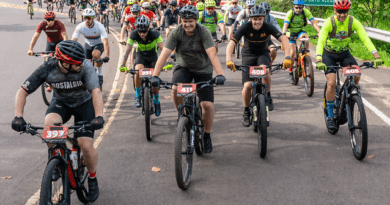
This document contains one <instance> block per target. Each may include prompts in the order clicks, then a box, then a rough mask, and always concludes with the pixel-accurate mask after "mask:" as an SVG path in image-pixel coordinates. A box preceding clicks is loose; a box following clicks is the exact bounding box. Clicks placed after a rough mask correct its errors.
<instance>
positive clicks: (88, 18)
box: [84, 16, 93, 20]
mask: <svg viewBox="0 0 390 205" xmlns="http://www.w3.org/2000/svg"><path fill="white" fill-rule="evenodd" d="M92 19H93V17H90V16H84V20H92Z"/></svg>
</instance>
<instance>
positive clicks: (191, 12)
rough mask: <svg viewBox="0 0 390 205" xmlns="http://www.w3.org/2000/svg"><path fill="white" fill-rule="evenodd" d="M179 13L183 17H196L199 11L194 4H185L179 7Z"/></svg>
mask: <svg viewBox="0 0 390 205" xmlns="http://www.w3.org/2000/svg"><path fill="white" fill-rule="evenodd" d="M179 15H180V18H183V19H198V18H199V11H198V9H197V8H196V7H195V6H192V5H187V6H184V7H183V8H181V9H180V12H179Z"/></svg>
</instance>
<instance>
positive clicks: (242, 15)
mask: <svg viewBox="0 0 390 205" xmlns="http://www.w3.org/2000/svg"><path fill="white" fill-rule="evenodd" d="M236 21H238V22H240V23H241V21H244V22H248V21H249V13H248V9H243V10H241V11H240V13H238V15H237V18H236Z"/></svg>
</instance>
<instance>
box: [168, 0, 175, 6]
mask: <svg viewBox="0 0 390 205" xmlns="http://www.w3.org/2000/svg"><path fill="white" fill-rule="evenodd" d="M168 5H169V6H177V2H176V1H175V0H171V1H170V2H169V3H168Z"/></svg>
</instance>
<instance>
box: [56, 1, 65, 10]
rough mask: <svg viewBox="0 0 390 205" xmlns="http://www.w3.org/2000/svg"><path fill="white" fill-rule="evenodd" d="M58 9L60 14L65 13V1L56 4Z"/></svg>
mask: <svg viewBox="0 0 390 205" xmlns="http://www.w3.org/2000/svg"><path fill="white" fill-rule="evenodd" d="M56 7H57V11H58V12H61V13H62V12H63V11H64V0H59V1H58V2H56Z"/></svg>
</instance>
